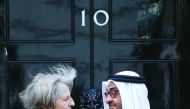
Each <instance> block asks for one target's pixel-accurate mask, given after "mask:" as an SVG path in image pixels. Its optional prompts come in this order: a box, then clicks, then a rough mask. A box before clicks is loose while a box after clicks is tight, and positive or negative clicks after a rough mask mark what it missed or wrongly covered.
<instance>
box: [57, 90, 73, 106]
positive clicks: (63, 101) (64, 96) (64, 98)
mask: <svg viewBox="0 0 190 109" xmlns="http://www.w3.org/2000/svg"><path fill="white" fill-rule="evenodd" d="M74 105H75V102H74V101H73V99H72V98H71V94H70V91H69V88H68V86H66V87H64V90H63V91H62V92H61V94H60V96H58V97H57V100H56V104H55V109H72V107H73V106H74Z"/></svg>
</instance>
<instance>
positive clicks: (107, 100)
mask: <svg viewBox="0 0 190 109" xmlns="http://www.w3.org/2000/svg"><path fill="white" fill-rule="evenodd" d="M112 100H113V98H112V97H111V96H110V95H108V96H107V97H106V103H107V104H109V103H110V102H111V101H112Z"/></svg>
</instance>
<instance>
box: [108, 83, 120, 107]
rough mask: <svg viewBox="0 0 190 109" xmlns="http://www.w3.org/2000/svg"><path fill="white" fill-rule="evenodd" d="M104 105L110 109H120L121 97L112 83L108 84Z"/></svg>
mask: <svg viewBox="0 0 190 109" xmlns="http://www.w3.org/2000/svg"><path fill="white" fill-rule="evenodd" d="M106 95H107V97H106V103H107V104H108V105H109V108H110V109H122V102H121V96H120V94H119V90H118V88H117V86H116V85H115V83H114V82H112V81H111V82H110V83H109V85H108V87H107V94H106Z"/></svg>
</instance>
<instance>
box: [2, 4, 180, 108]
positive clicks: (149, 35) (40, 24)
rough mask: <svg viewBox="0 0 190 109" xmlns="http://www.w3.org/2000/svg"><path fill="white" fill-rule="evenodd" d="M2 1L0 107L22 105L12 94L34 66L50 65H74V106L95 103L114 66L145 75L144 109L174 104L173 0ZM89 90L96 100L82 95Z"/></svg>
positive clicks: (175, 7) (176, 74) (176, 35)
mask: <svg viewBox="0 0 190 109" xmlns="http://www.w3.org/2000/svg"><path fill="white" fill-rule="evenodd" d="M3 3H4V5H2V7H3V6H4V7H6V8H2V9H5V10H4V11H3V12H4V14H2V15H3V16H4V17H2V24H4V25H3V26H1V27H3V29H4V31H1V33H3V34H2V35H1V39H0V41H1V45H0V46H1V50H2V52H1V60H3V61H1V65H0V68H1V83H0V84H1V85H2V87H3V88H2V89H0V92H1V105H0V106H1V108H2V109H21V108H23V107H22V105H21V104H20V102H19V99H18V93H19V92H20V91H21V90H22V89H23V88H24V86H26V85H27V83H28V82H29V81H30V80H31V78H32V76H33V75H35V73H36V72H38V71H40V70H42V69H43V68H47V67H49V66H51V65H54V64H57V63H62V64H68V65H71V66H74V67H75V68H76V69H77V70H78V77H77V78H76V80H75V84H74V88H73V93H72V94H73V95H72V96H73V98H74V100H75V102H76V106H75V108H76V109H84V108H85V109H88V108H89V109H93V108H94V109H95V108H98V109H99V108H103V107H102V103H101V100H100V99H101V93H100V92H101V82H102V81H104V80H106V79H107V77H108V76H109V75H111V74H114V73H117V72H119V71H122V70H134V71H136V72H137V73H139V74H140V75H142V76H144V77H145V78H146V80H147V87H148V90H149V100H150V106H151V109H181V108H180V96H179V94H180V93H179V92H180V89H179V88H180V75H181V74H180V73H181V72H180V71H181V70H180V61H179V59H180V53H179V51H178V46H179V45H178V42H179V39H180V36H179V32H180V31H179V1H178V0H140V1H139V0H138V1H136V0H117V1H116V0H107V1H102V0H32V1H31V0H15V1H13V0H7V1H3V2H2V4H3ZM90 89H96V90H95V92H93V93H94V94H97V96H98V100H99V101H98V102H95V104H96V105H92V104H90V103H89V102H88V100H89V98H84V96H85V94H86V93H88V91H89V90H90ZM90 91H92V90H90ZM83 98H84V99H85V100H87V101H83V102H82V100H81V99H83ZM90 102H94V101H90ZM84 104H85V105H84Z"/></svg>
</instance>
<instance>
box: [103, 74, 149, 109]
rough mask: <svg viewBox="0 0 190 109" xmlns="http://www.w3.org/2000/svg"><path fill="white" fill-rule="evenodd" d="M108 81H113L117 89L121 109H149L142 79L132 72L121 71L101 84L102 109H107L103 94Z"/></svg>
mask: <svg viewBox="0 0 190 109" xmlns="http://www.w3.org/2000/svg"><path fill="white" fill-rule="evenodd" d="M110 81H113V82H114V83H115V85H116V86H117V88H118V89H119V92H120V95H121V101H122V109H150V104H149V100H148V90H147V87H146V85H145V84H144V79H143V78H141V77H140V76H139V75H138V74H137V73H135V72H133V71H122V72H119V73H116V74H115V75H114V76H112V77H111V78H109V80H108V81H103V82H102V96H103V103H104V109H109V106H108V104H106V102H105V100H106V97H105V95H104V93H105V92H106V88H107V86H108V84H109V82H110Z"/></svg>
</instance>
